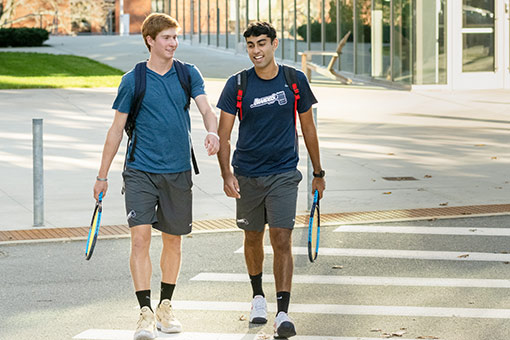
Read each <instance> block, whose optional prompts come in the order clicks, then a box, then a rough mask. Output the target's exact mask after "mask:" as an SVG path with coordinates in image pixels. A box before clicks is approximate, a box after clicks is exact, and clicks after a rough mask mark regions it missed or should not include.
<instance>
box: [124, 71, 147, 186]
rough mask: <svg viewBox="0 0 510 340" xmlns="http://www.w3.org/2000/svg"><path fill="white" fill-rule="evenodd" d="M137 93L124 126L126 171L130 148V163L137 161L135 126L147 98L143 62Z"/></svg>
mask: <svg viewBox="0 0 510 340" xmlns="http://www.w3.org/2000/svg"><path fill="white" fill-rule="evenodd" d="M134 72H135V92H134V94H133V98H132V100H131V107H130V108H129V114H128V116H127V120H126V124H125V125H124V130H125V131H126V134H127V136H128V142H127V144H126V155H125V157H124V166H123V169H124V170H126V165H127V162H128V153H129V146H130V145H131V146H132V147H131V153H130V154H129V162H133V161H134V160H135V147H136V140H137V139H136V134H135V126H136V118H137V117H138V113H139V112H140V107H141V106H142V101H143V97H144V96H145V89H146V85H147V79H146V75H147V62H146V61H141V62H139V63H138V64H136V66H135V71H134ZM124 191H125V189H124V182H122V190H121V193H122V194H124Z"/></svg>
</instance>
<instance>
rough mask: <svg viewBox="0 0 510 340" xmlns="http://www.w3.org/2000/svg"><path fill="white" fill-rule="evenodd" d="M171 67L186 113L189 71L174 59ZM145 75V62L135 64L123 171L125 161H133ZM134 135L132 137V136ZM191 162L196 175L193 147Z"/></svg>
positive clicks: (184, 65) (188, 93)
mask: <svg viewBox="0 0 510 340" xmlns="http://www.w3.org/2000/svg"><path fill="white" fill-rule="evenodd" d="M173 66H174V67H175V70H176V72H177V78H179V82H180V83H181V86H182V89H183V90H184V93H185V94H186V98H187V100H186V104H185V105H184V112H186V111H187V110H188V109H189V107H190V104H191V75H190V73H189V69H188V67H187V66H186V64H185V63H183V62H182V61H180V60H178V59H175V58H174V62H173ZM146 74H147V62H146V61H142V62H139V63H138V64H136V66H135V93H134V95H133V101H132V102H131V107H130V109H129V115H128V117H127V120H126V125H125V126H124V130H125V131H126V134H127V136H128V138H129V139H128V143H127V148H126V158H125V160H124V169H126V163H127V161H129V162H132V161H134V160H135V155H134V154H135V148H136V134H134V131H135V125H136V118H137V117H138V113H139V112H140V107H141V105H142V101H143V97H144V96H145V89H146V85H147V82H146V80H147V79H146ZM133 135H134V136H133ZM130 145H132V147H131V153H130V154H129V159H128V156H127V155H128V151H129V146H130ZM191 160H192V163H193V169H194V171H195V174H196V175H198V174H199V173H200V171H199V170H198V163H197V160H196V158H195V152H194V151H193V145H192V146H191Z"/></svg>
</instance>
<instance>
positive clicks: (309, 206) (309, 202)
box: [306, 107, 317, 210]
mask: <svg viewBox="0 0 510 340" xmlns="http://www.w3.org/2000/svg"><path fill="white" fill-rule="evenodd" d="M312 111H313V122H314V124H315V128H317V108H316V107H314V108H313V110H312ZM307 171H308V174H307V177H308V178H307V179H308V189H307V193H308V195H307V196H306V202H307V203H306V207H307V209H308V210H310V209H312V200H311V197H312V195H313V193H312V181H313V165H312V160H311V159H310V155H308V164H307Z"/></svg>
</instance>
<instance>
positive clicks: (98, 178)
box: [96, 176, 108, 182]
mask: <svg viewBox="0 0 510 340" xmlns="http://www.w3.org/2000/svg"><path fill="white" fill-rule="evenodd" d="M96 180H98V181H99V182H108V178H101V177H99V176H97V177H96Z"/></svg>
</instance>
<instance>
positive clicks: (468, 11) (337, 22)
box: [124, 0, 510, 89]
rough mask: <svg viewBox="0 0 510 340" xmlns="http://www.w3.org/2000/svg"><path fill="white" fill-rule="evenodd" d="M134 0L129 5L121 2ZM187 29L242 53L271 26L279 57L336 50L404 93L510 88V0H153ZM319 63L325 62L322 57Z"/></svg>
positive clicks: (348, 63)
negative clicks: (256, 32)
mask: <svg viewBox="0 0 510 340" xmlns="http://www.w3.org/2000/svg"><path fill="white" fill-rule="evenodd" d="M124 1H129V0H124ZM151 5H152V11H160V12H166V13H168V14H170V15H172V16H174V17H175V18H177V20H179V22H180V23H181V25H182V26H183V32H182V33H183V38H184V39H190V40H192V41H193V42H197V43H202V44H208V45H213V46H218V47H224V48H229V49H238V50H241V49H243V39H241V37H242V36H241V34H242V31H243V29H244V27H246V25H247V23H249V22H252V21H255V20H267V21H270V22H272V23H273V25H275V27H277V29H278V35H279V37H280V38H281V39H280V40H281V44H280V48H279V51H278V53H279V55H278V57H279V58H281V59H283V60H291V61H296V62H297V61H298V52H300V51H304V50H324V51H335V50H336V47H337V44H338V42H339V41H340V39H341V38H342V37H343V36H344V35H345V34H346V33H347V32H349V31H350V32H351V37H350V38H349V40H348V43H347V44H346V45H345V47H344V48H343V50H342V55H341V58H340V62H339V63H338V68H339V69H340V70H341V71H343V72H346V73H348V74H352V75H353V76H355V77H358V78H361V79H370V80H373V81H380V82H385V83H391V84H394V85H401V86H404V87H413V88H414V87H418V88H419V87H431V86H432V87H434V88H450V89H465V88H470V89H477V88H484V89H492V88H494V89H498V88H510V72H509V69H510V50H509V45H510V44H509V43H510V29H509V27H510V21H509V19H510V17H509V0H152V4H151ZM314 58H317V59H315V60H314V61H315V62H317V63H323V64H326V63H327V62H328V61H327V60H322V59H323V58H322V57H314Z"/></svg>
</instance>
